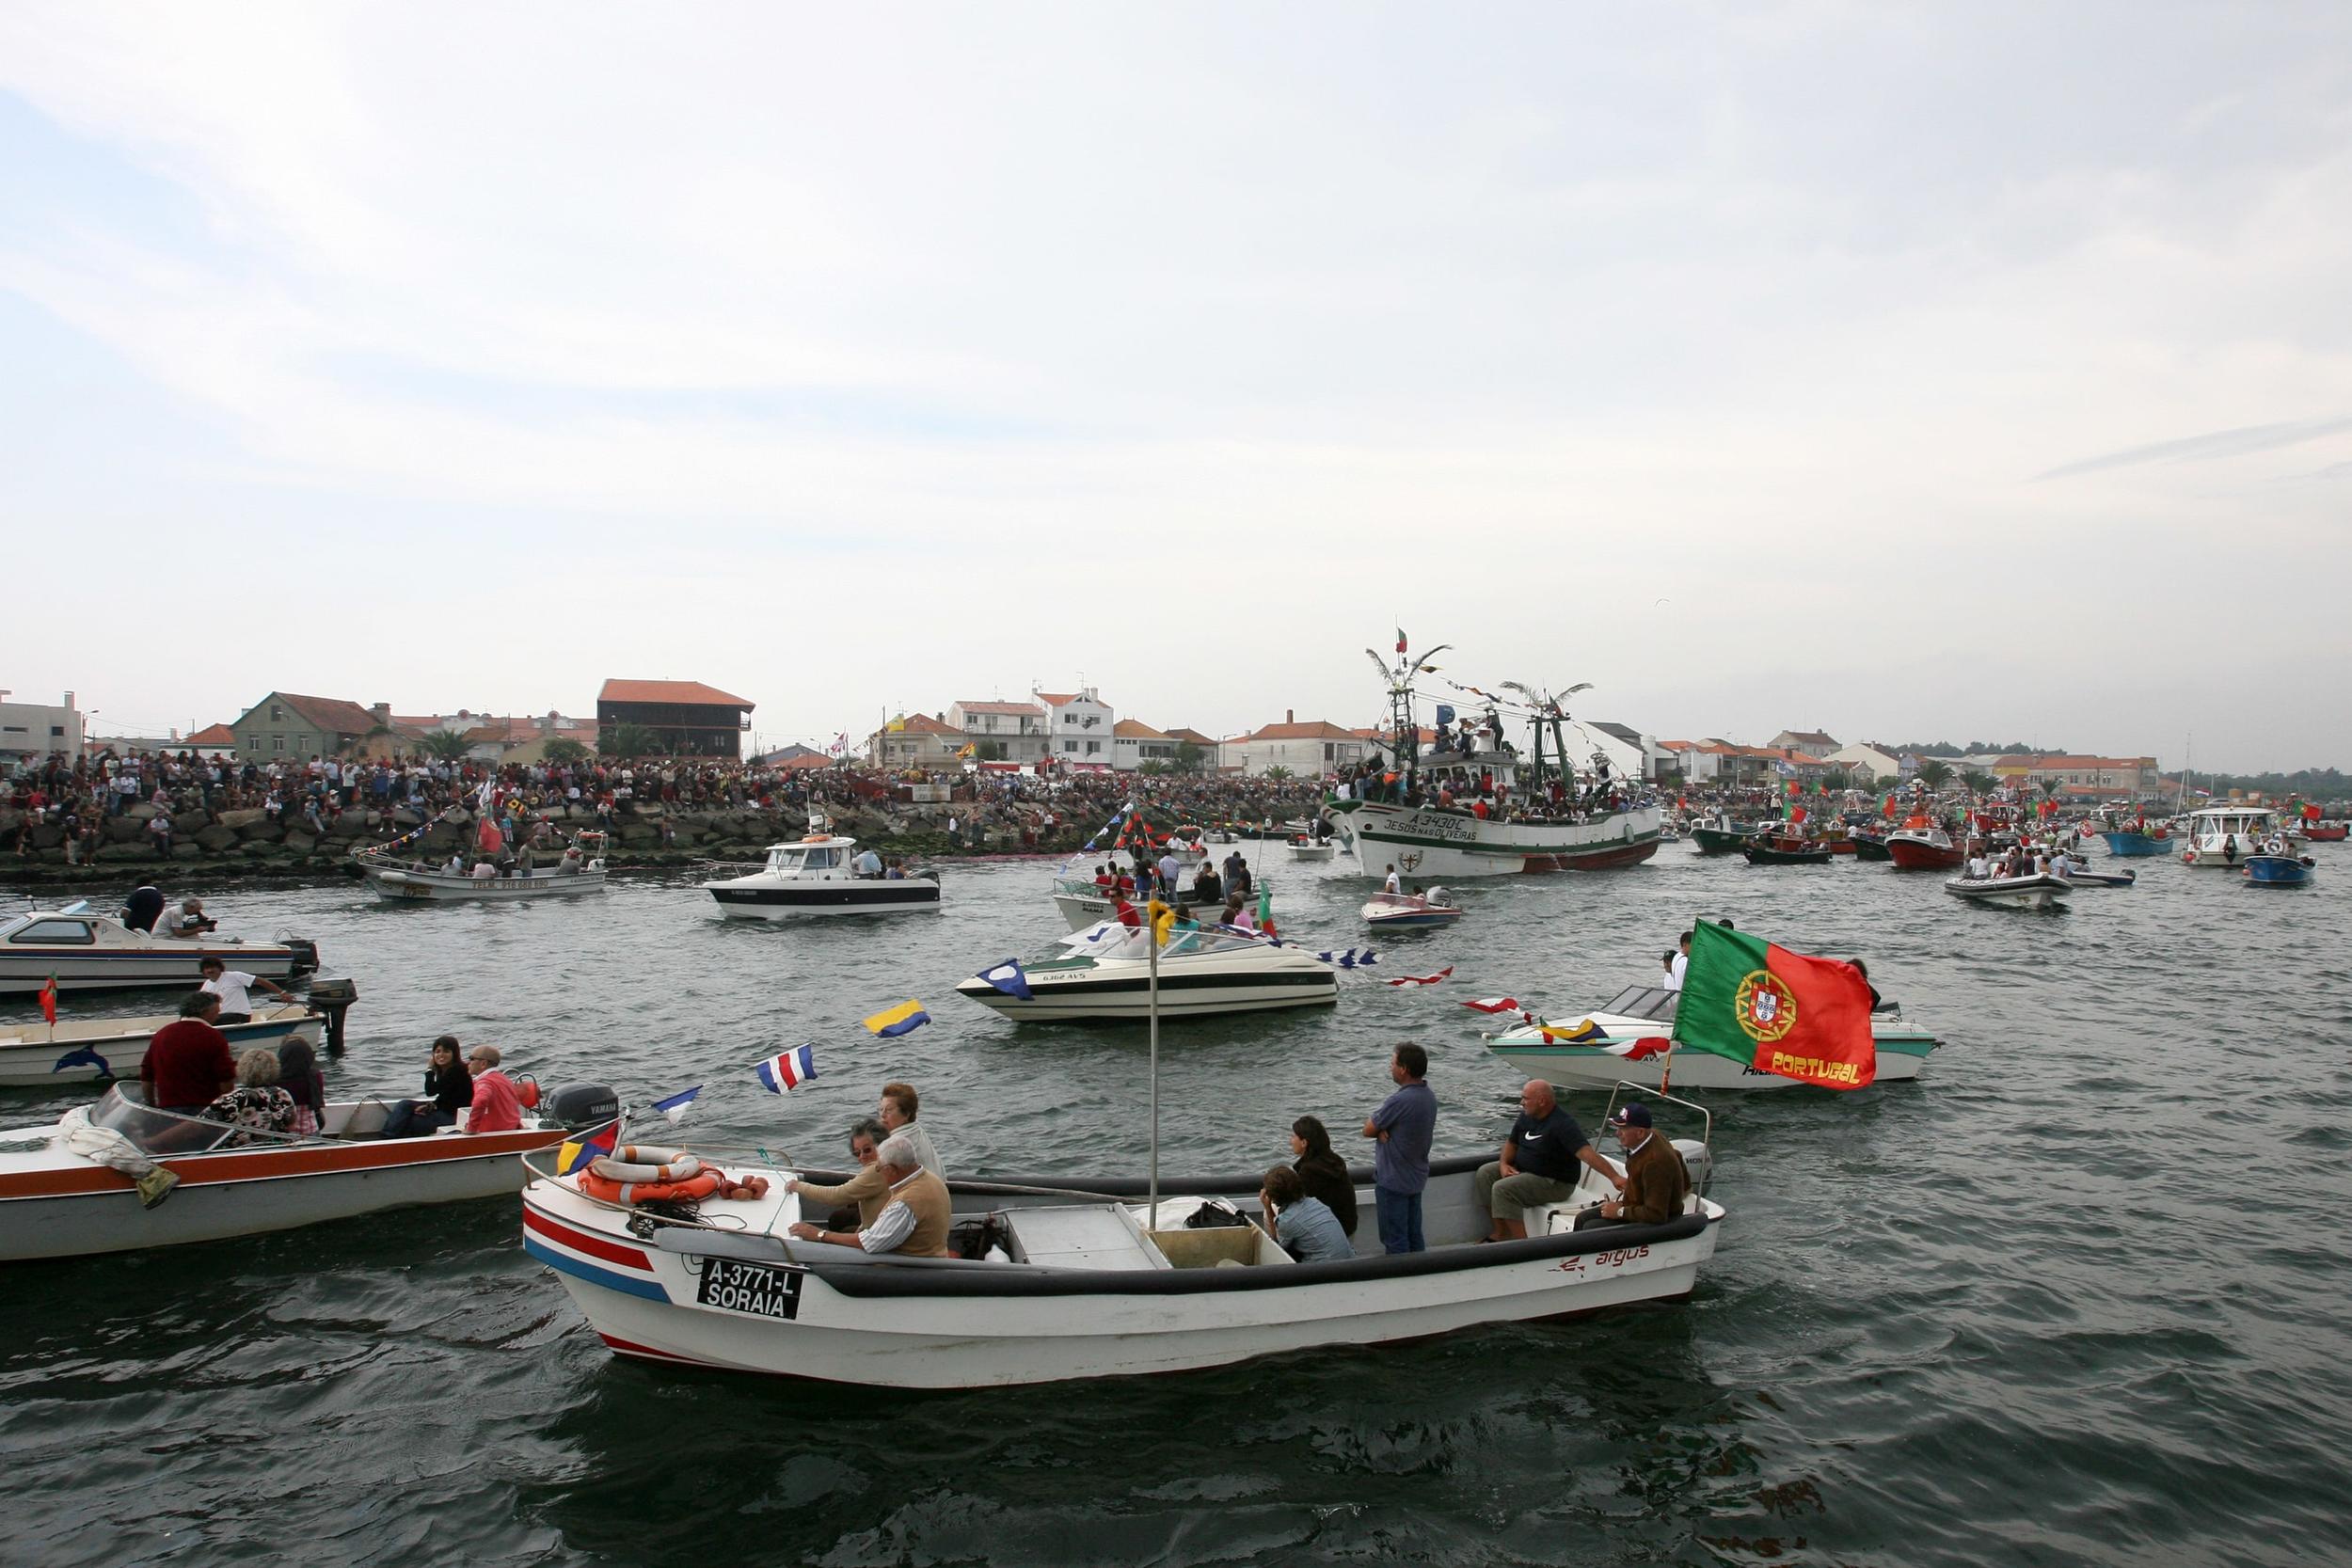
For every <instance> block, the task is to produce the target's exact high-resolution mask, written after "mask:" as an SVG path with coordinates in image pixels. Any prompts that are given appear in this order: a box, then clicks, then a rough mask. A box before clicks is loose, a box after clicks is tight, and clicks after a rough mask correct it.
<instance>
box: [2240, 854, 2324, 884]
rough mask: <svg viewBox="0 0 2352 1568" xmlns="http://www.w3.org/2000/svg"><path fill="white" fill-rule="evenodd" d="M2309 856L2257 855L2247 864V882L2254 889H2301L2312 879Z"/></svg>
mask: <svg viewBox="0 0 2352 1568" xmlns="http://www.w3.org/2000/svg"><path fill="white" fill-rule="evenodd" d="M2312 865H2313V862H2312V858H2311V856H2309V855H2255V856H2252V857H2251V858H2249V860H2248V861H2247V863H2246V880H2247V881H2248V883H2249V884H2250V885H2252V886H2254V887H2301V886H2302V885H2303V884H2304V883H2306V882H2308V881H2310V880H2311V879H2312Z"/></svg>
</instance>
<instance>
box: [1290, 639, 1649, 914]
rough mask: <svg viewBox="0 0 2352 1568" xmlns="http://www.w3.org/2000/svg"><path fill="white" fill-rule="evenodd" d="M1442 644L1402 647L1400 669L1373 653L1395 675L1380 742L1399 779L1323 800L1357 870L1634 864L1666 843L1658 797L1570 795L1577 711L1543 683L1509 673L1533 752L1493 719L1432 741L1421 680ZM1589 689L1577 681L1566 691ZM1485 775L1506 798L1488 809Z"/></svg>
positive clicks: (1439, 871) (1465, 873) (1449, 871)
mask: <svg viewBox="0 0 2352 1568" xmlns="http://www.w3.org/2000/svg"><path fill="white" fill-rule="evenodd" d="M1444 647H1445V645H1444V644H1439V646H1438V647H1437V648H1433V649H1431V650H1430V651H1429V652H1428V653H1426V654H1423V655H1422V656H1421V657H1420V658H1418V659H1412V658H1408V657H1406V654H1405V653H1404V652H1403V651H1401V650H1400V651H1399V653H1398V654H1397V657H1396V664H1395V668H1394V669H1393V670H1391V668H1390V667H1389V666H1388V665H1387V664H1386V663H1385V662H1384V661H1383V660H1382V659H1381V657H1380V656H1379V655H1378V654H1376V653H1374V654H1372V655H1371V657H1372V661H1373V663H1374V664H1375V665H1378V666H1379V667H1380V671H1381V673H1382V674H1383V675H1384V676H1385V677H1386V678H1387V680H1388V683H1389V702H1390V709H1391V715H1390V717H1391V723H1390V732H1389V735H1388V736H1386V737H1385V741H1384V743H1385V744H1386V745H1387V746H1388V747H1390V749H1391V754H1392V755H1393V757H1394V758H1395V764H1396V773H1397V778H1396V780H1395V782H1394V783H1393V784H1378V785H1376V786H1375V787H1374V788H1372V790H1371V793H1372V794H1374V795H1375V796H1377V797H1378V798H1377V799H1364V798H1361V797H1355V798H1334V799H1331V800H1327V801H1325V802H1324V808H1323V809H1324V816H1325V819H1326V820H1327V821H1328V822H1329V823H1330V827H1331V832H1332V834H1333V836H1334V837H1336V838H1337V839H1338V840H1339V842H1340V847H1341V848H1342V849H1343V850H1344V851H1345V852H1346V853H1347V855H1348V857H1349V858H1350V859H1351V860H1353V861H1354V862H1355V863H1356V867H1357V869H1358V870H1359V871H1361V872H1363V873H1364V874H1365V875H1367V876H1373V877H1377V876H1381V875H1383V874H1384V873H1385V872H1386V870H1387V869H1388V868H1389V867H1390V866H1394V867H1396V869H1398V870H1399V871H1401V872H1403V873H1404V874H1405V875H1406V876H1408V877H1410V876H1416V875H1418V876H1422V877H1436V878H1443V879H1446V880H1449V881H1452V880H1455V879H1460V878H1463V877H1495V876H1502V875H1505V874H1510V873H1517V872H1533V871H1565V870H1597V869H1602V868H1605V867H1609V866H1619V865H1632V864H1636V863H1640V862H1642V861H1645V860H1647V859H1649V858H1650V857H1651V856H1652V855H1654V854H1656V853H1657V852H1658V844H1659V832H1660V829H1661V816H1660V812H1659V808H1658V806H1657V804H1656V803H1655V802H1654V801H1647V802H1643V803H1639V804H1634V805H1631V806H1628V807H1626V808H1624V809H1621V810H1610V809H1606V808H1605V807H1592V808H1581V807H1578V806H1576V805H1574V804H1572V803H1571V802H1572V801H1573V800H1575V799H1576V795H1575V793H1574V790H1575V786H1576V785H1577V784H1578V780H1577V777H1576V774H1575V771H1574V769H1573V768H1571V767H1570V766H1569V765H1568V762H1567V750H1566V747H1567V741H1566V735H1565V729H1566V726H1569V725H1571V724H1574V723H1575V721H1574V720H1572V719H1570V718H1569V716H1568V715H1567V713H1566V711H1565V709H1563V708H1562V706H1561V705H1560V703H1559V701H1558V699H1556V698H1554V697H1552V696H1551V695H1550V694H1549V693H1547V692H1542V691H1537V690H1534V689H1532V688H1529V687H1525V686H1522V685H1519V684H1518V683H1517V682H1512V681H1506V682H1504V683H1503V685H1504V687H1505V688H1506V689H1509V690H1512V691H1515V692H1518V693H1519V694H1520V696H1521V697H1523V698H1524V699H1525V703H1524V716H1525V717H1526V719H1527V720H1528V722H1529V727H1530V730H1531V733H1532V735H1533V738H1534V747H1533V750H1532V752H1531V754H1530V758H1529V759H1522V757H1521V756H1520V754H1519V752H1518V751H1517V750H1516V749H1514V748H1513V747H1511V746H1510V745H1509V744H1508V743H1507V742H1505V741H1504V739H1503V737H1502V736H1501V735H1500V734H1499V733H1497V729H1496V727H1495V726H1494V725H1489V726H1486V727H1485V728H1482V729H1479V730H1476V731H1466V732H1464V733H1465V736H1466V737H1465V738H1464V739H1462V740H1461V741H1459V742H1458V743H1457V744H1455V745H1454V746H1452V747H1450V748H1449V749H1447V750H1445V751H1437V750H1434V749H1429V748H1424V747H1423V745H1422V740H1421V733H1422V732H1421V726H1420V722H1419V721H1418V719H1417V718H1416V716H1415V713H1414V707H1413V702H1414V698H1413V681H1414V678H1415V677H1416V676H1417V675H1420V674H1422V673H1424V672H1425V671H1426V670H1427V669H1428V668H1429V660H1430V659H1431V658H1432V657H1436V655H1438V653H1441V652H1443V651H1444ZM1366 652H1367V653H1370V652H1371V650H1369V649H1367V650H1366ZM1583 689H1584V688H1583V687H1581V686H1578V687H1574V688H1571V689H1570V693H1573V692H1575V691H1581V690H1583ZM1565 694H1566V693H1564V695H1565ZM1547 736H1549V740H1550V743H1551V744H1550V748H1549V755H1547V750H1546V738H1547ZM1367 782H1368V783H1370V781H1367ZM1489 784H1490V785H1491V786H1492V787H1493V788H1494V790H1496V791H1499V792H1501V793H1500V795H1499V796H1498V803H1497V804H1495V805H1492V806H1488V807H1486V809H1485V810H1484V812H1483V814H1482V811H1481V809H1480V807H1479V805H1478V804H1477V803H1476V801H1475V798H1476V797H1478V796H1480V795H1481V794H1482V793H1484V790H1483V789H1482V786H1484V785H1489ZM1553 784H1561V785H1562V787H1563V789H1564V791H1565V792H1566V793H1564V796H1563V800H1562V802H1561V803H1560V804H1559V805H1557V806H1555V805H1552V804H1550V803H1549V790H1550V788H1551V786H1552V785H1553ZM1448 797H1451V798H1452V803H1449V800H1448V799H1447V798H1448Z"/></svg>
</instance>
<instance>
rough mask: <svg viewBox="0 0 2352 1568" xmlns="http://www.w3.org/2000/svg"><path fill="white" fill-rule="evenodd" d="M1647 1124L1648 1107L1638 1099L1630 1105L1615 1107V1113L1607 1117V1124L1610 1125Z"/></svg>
mask: <svg viewBox="0 0 2352 1568" xmlns="http://www.w3.org/2000/svg"><path fill="white" fill-rule="evenodd" d="M1649 1124H1650V1120H1649V1107H1648V1106H1646V1105H1644V1104H1641V1103H1639V1102H1638V1101H1637V1102H1636V1103H1634V1104H1630V1105H1620V1106H1619V1107H1617V1114H1616V1115H1615V1116H1613V1117H1610V1118H1609V1125H1610V1126H1612V1127H1647V1126H1648V1125H1649Z"/></svg>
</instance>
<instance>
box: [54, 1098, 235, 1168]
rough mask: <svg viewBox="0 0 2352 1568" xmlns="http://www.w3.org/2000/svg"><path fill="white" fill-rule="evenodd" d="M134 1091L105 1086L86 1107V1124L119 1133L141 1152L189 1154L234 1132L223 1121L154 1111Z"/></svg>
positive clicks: (212, 1144)
mask: <svg viewBox="0 0 2352 1568" xmlns="http://www.w3.org/2000/svg"><path fill="white" fill-rule="evenodd" d="M138 1092H139V1091H137V1090H136V1089H133V1088H130V1087H128V1086H127V1085H121V1084H117V1085H114V1086H113V1087H111V1088H109V1089H108V1090H107V1091H106V1093H105V1097H104V1098H103V1099H102V1100H100V1101H99V1102H98V1103H97V1104H95V1105H93V1106H91V1107H90V1113H89V1119H90V1125H91V1126H93V1127H103V1128H105V1129H107V1130H108V1131H109V1132H119V1133H121V1134H122V1135H123V1136H124V1137H125V1138H128V1139H129V1140H130V1141H131V1143H132V1145H133V1146H134V1147H135V1148H137V1149H138V1151H139V1152H140V1153H142V1154H193V1153H196V1152H197V1151H198V1150H199V1149H206V1148H212V1147H213V1146H214V1145H215V1144H217V1143H219V1142H220V1141H221V1140H222V1139H223V1138H226V1137H229V1136H230V1135H231V1134H233V1133H234V1132H236V1131H237V1129H235V1128H233V1127H230V1125H228V1124H227V1123H226V1122H217V1121H206V1120H204V1119H203V1118H202V1117H183V1116H179V1115H177V1114H175V1113H173V1112H170V1111H158V1110H156V1109H154V1108H153V1107H152V1106H150V1105H147V1104H144V1103H142V1102H141V1101H139V1100H138V1099H137V1098H136V1096H137V1094H138Z"/></svg>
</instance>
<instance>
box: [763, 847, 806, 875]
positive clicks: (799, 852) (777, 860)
mask: <svg viewBox="0 0 2352 1568" xmlns="http://www.w3.org/2000/svg"><path fill="white" fill-rule="evenodd" d="M807 853H808V851H807V850H805V849H771V850H769V851H768V869H769V870H771V871H798V870H799V869H800V868H801V859H802V857H803V856H804V855H806V854H807Z"/></svg>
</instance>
